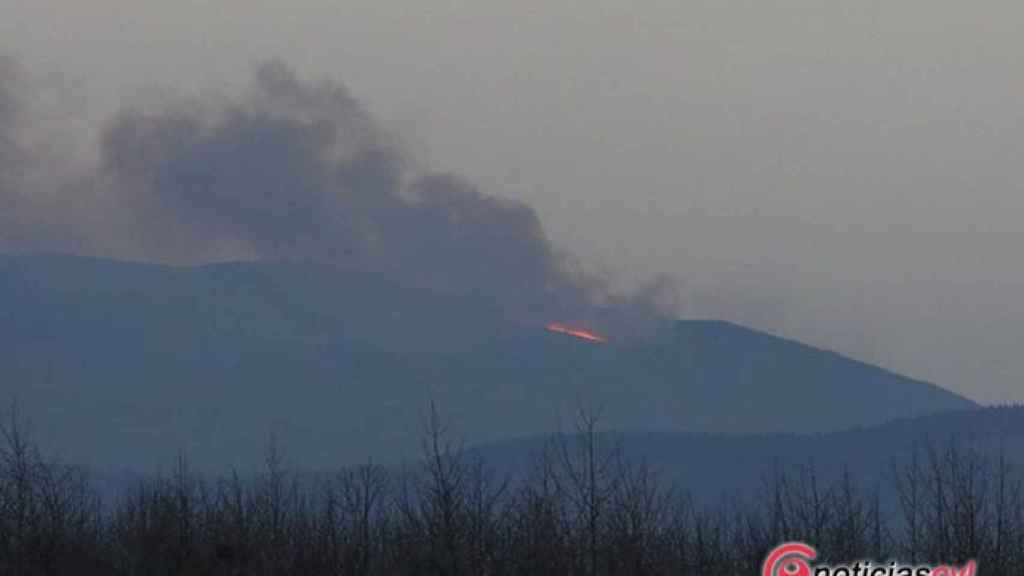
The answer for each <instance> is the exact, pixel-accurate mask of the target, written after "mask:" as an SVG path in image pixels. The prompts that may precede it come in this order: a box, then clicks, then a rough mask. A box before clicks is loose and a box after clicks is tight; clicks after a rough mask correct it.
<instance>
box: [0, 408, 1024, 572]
mask: <svg viewBox="0 0 1024 576" xmlns="http://www.w3.org/2000/svg"><path fill="white" fill-rule="evenodd" d="M426 420H427V423H426V426H425V430H424V434H423V452H422V462H420V463H418V464H417V465H416V466H414V467H408V468H405V469H401V470H399V469H395V468H383V467H379V466H376V465H372V464H367V465H365V466H361V467H356V468H347V469H342V470H340V471H338V472H337V473H335V474H333V475H331V477H329V478H318V479H316V480H311V479H310V478H309V477H304V479H303V478H300V476H299V475H298V474H297V473H296V472H295V471H293V470H291V469H289V468H287V467H286V466H284V464H283V458H282V457H281V454H280V453H279V451H278V449H277V446H276V443H274V442H270V443H269V446H268V449H267V452H266V465H265V468H264V470H263V471H262V473H261V474H259V475H258V476H257V477H255V478H242V477H240V476H239V475H237V474H235V475H229V476H226V477H222V478H219V479H213V480H211V479H207V478H204V477H202V476H201V475H199V474H195V473H193V472H192V471H190V469H189V466H188V463H187V461H186V460H185V459H184V458H179V459H178V461H177V463H176V466H175V467H174V469H173V472H172V473H170V474H167V475H164V476H162V477H159V478H151V479H148V480H145V481H142V482H139V483H137V484H136V485H134V486H133V487H131V488H129V489H126V491H125V492H124V493H123V494H121V495H120V496H119V497H118V498H116V499H115V501H113V502H109V503H101V502H100V498H99V496H98V492H97V491H96V490H95V489H94V488H93V487H92V486H91V485H90V483H89V481H88V479H87V477H86V475H85V474H84V473H83V472H82V471H80V470H77V469H75V468H73V467H69V466H66V465H64V464H61V463H59V462H53V461H48V460H46V459H45V458H44V457H43V456H42V455H41V454H39V452H38V451H37V450H36V448H35V447H34V445H33V443H32V442H31V440H30V438H28V437H27V435H26V428H25V426H24V424H23V423H22V422H21V421H20V420H19V418H18V416H17V414H16V412H15V411H13V410H12V411H11V414H10V415H9V417H8V418H6V419H5V420H4V424H3V425H2V427H0V429H2V434H3V438H2V441H3V445H2V448H0V457H2V460H0V574H3V575H12V576H21V575H25V576H29V575H37V574H38V575H65V574H68V575H74V574H83V575H86V574H87V575H97V574H111V575H125V576H129V575H149V574H152V575H231V576H234V575H252V576H259V575H285V574H295V575H353V576H355V575H363V574H367V575H376V574H380V575H388V576H392V575H452V576H458V575H466V576H479V575H506V574H507V575H524V576H525V575H530V576H542V575H548V574H550V575H559V576H564V575H586V576H591V575H620V574H621V575H630V576H637V575H645V574H651V575H655V574H657V575H662V574H664V575H668V574H679V575H690V574H692V575H699V576H708V575H743V576H748V575H751V574H759V573H760V569H761V562H762V561H763V559H764V557H765V555H766V554H767V553H768V551H769V550H770V549H771V548H773V547H775V546H776V545H777V544H779V543H781V542H784V541H791V540H801V541H806V542H808V543H811V544H812V545H814V546H816V547H817V548H818V550H819V551H820V552H821V553H822V554H823V560H824V561H829V562H839V561H851V560H855V559H863V558H866V559H875V560H878V559H886V560H888V559H899V560H901V561H905V562H918V561H920V562H938V561H948V562H957V563H959V562H963V561H965V560H967V559H971V558H974V559H977V560H978V561H979V567H980V570H981V571H982V572H983V573H984V574H990V575H993V576H996V575H1014V576H1019V575H1020V574H1024V501H1022V492H1021V480H1022V475H1021V474H1020V473H1019V472H1018V471H1014V470H1011V469H1010V467H1009V466H1008V465H1007V463H1006V459H1005V458H1004V457H1003V456H1002V453H1001V452H1000V454H998V455H995V456H993V455H990V454H989V455H986V454H985V453H983V452H982V451H979V450H971V449H964V448H960V447H957V446H955V445H952V444H951V445H949V446H946V447H944V448H941V449H940V448H936V447H923V448H922V449H921V450H918V451H916V452H915V455H914V456H913V457H912V458H910V459H908V461H906V462H902V463H899V464H897V465H894V467H893V469H892V470H891V471H889V472H890V473H889V474H888V477H889V478H890V481H891V482H894V483H895V486H896V493H898V494H899V502H898V503H897V504H896V509H895V510H890V509H882V506H883V505H882V503H881V502H880V499H879V496H878V490H877V487H866V486H859V485H856V484H855V483H854V482H853V481H852V480H851V479H850V476H848V475H846V476H843V477H842V478H840V479H839V480H836V481H829V482H825V481H822V480H821V479H820V478H819V477H818V476H817V475H816V473H815V471H814V470H813V468H810V467H808V468H805V469H802V470H797V471H791V470H790V471H771V472H769V473H768V474H767V476H766V478H765V481H764V490H763V492H762V494H761V495H760V496H759V497H758V498H755V499H753V500H750V501H743V502H740V501H736V502H733V503H726V504H723V505H721V506H718V507H716V508H714V509H708V508H704V507H699V506H696V505H694V504H693V502H692V501H691V500H690V499H689V498H688V497H687V496H686V495H685V494H683V493H678V492H675V491H673V489H672V487H670V486H667V485H666V484H665V483H664V482H662V481H660V480H659V478H658V475H657V472H656V471H655V470H652V469H651V468H650V467H648V466H645V465H643V464H642V463H637V462H628V458H627V457H626V456H625V455H623V454H622V453H621V451H620V450H619V449H618V448H617V445H616V443H615V442H614V436H612V435H609V434H601V433H599V432H598V421H597V420H598V419H597V418H596V417H595V416H594V415H592V414H586V413H581V414H580V415H579V417H578V419H577V421H576V422H575V429H573V430H571V432H570V433H567V434H562V435H559V436H558V437H557V439H556V440H553V441H552V443H551V445H550V447H549V449H548V450H547V451H546V452H545V453H544V454H543V455H540V456H538V458H537V460H536V462H535V465H534V469H533V471H532V472H531V473H530V474H529V475H528V476H526V477H524V478H519V479H516V480H515V481H512V480H510V479H506V478H498V477H496V476H495V475H494V474H493V473H491V472H490V471H489V470H488V468H487V467H486V466H485V465H484V463H482V462H480V461H477V460H474V459H473V458H471V457H469V456H468V455H467V453H466V452H465V451H464V450H462V448H461V447H460V446H459V445H458V444H455V443H453V442H452V441H451V438H450V436H449V435H448V434H447V431H446V429H445V427H444V426H443V425H442V423H441V421H440V418H439V417H438V416H437V413H436V411H431V414H430V415H429V417H428V418H427V419H426ZM693 465H694V466H700V465H701V463H700V462H694V463H693Z"/></svg>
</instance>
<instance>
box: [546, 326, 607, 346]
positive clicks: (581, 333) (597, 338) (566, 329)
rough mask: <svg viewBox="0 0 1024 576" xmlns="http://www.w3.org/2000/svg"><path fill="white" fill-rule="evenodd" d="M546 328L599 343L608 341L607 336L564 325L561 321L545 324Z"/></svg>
mask: <svg viewBox="0 0 1024 576" xmlns="http://www.w3.org/2000/svg"><path fill="white" fill-rule="evenodd" d="M547 329H548V331H550V332H558V333H559V334H568V335H569V336H575V337H576V338H580V339H582V340H587V341H589V342H597V343H600V344H604V343H605V342H607V341H608V339H607V338H605V337H604V336H601V335H600V334H596V333H594V332H591V331H590V330H584V329H583V328H573V327H571V326H566V325H565V324H562V323H561V322H552V323H550V324H548V325H547Z"/></svg>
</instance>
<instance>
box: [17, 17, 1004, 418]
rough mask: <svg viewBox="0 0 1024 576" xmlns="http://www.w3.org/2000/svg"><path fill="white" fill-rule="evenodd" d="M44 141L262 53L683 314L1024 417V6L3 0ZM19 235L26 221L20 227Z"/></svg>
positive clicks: (216, 94)
mask: <svg viewBox="0 0 1024 576" xmlns="http://www.w3.org/2000/svg"><path fill="white" fill-rule="evenodd" d="M0 13H3V14H4V17H3V19H2V20H0V51H3V52H4V53H6V54H7V55H8V56H9V57H10V59H11V60H13V62H14V63H15V65H16V67H17V68H18V70H19V73H20V75H21V77H22V78H23V81H24V83H25V85H26V86H28V89H27V93H28V94H31V95H32V96H31V98H29V99H28V103H27V104H28V106H29V108H30V109H31V110H30V111H31V118H33V119H34V123H35V125H34V126H33V129H32V130H30V132H31V133H32V135H33V138H35V139H37V140H38V142H39V143H40V145H41V146H42V145H46V146H51V147H53V148H54V150H53V153H54V154H61V155H66V156H68V157H71V158H72V159H73V160H74V161H75V162H80V163H83V164H88V163H89V162H92V161H94V160H95V159H94V158H93V156H95V155H96V154H97V150H98V149H99V148H100V147H99V146H98V145H97V142H96V139H97V133H98V129H97V128H98V127H99V126H100V125H101V124H102V123H103V122H104V121H105V120H106V119H107V118H109V117H110V116H111V115H113V114H115V113H117V112H118V111H119V110H123V109H125V108H126V107H145V106H154V105H157V103H164V102H181V101H188V100H191V99H199V100H203V101H211V100H217V99H221V98H230V96H231V95H232V94H235V93H236V92H237V91H239V90H241V89H242V87H243V86H245V85H246V83H247V82H248V81H249V79H250V78H251V77H252V73H253V69H254V67H255V66H256V65H257V63H258V62H259V61H261V60H264V59H268V58H269V59H280V60H281V61H283V62H286V63H287V64H288V65H290V66H291V67H292V68H293V69H294V70H295V72H296V74H298V75H299V76H301V77H303V78H308V79H311V80H313V81H316V80H318V79H329V80H331V81H334V82H337V83H340V84H343V85H344V86H345V87H346V88H347V89H348V91H349V92H350V93H351V95H352V96H353V97H354V98H355V99H356V100H357V101H358V102H359V103H360V104H361V105H362V107H363V108H364V109H365V110H366V111H367V112H368V113H369V114H370V115H372V116H373V118H374V119H375V121H376V122H377V124H378V125H380V126H382V127H383V130H386V131H387V132H388V134H389V137H391V138H393V140H394V141H395V142H397V143H398V144H397V146H399V147H400V148H401V149H402V150H403V151H404V153H406V154H407V156H408V158H410V159H413V160H412V161H414V162H415V163H417V164H418V165H420V166H422V167H424V168H425V169H429V170H437V171H452V172H456V173H458V174H460V175H461V176H462V177H463V178H465V179H466V180H467V181H469V182H472V183H473V184H475V185H476V186H478V187H479V188H480V189H481V190H483V191H485V192H486V193H487V194H492V195H495V196H498V197H502V198H508V199H513V200H519V201H522V202H525V203H527V204H528V205H529V206H532V207H533V209H534V210H535V211H536V213H537V215H538V216H539V218H540V220H541V222H542V223H543V226H544V230H545V233H546V235H547V237H549V238H550V239H551V240H552V241H553V243H554V244H555V245H556V246H558V247H560V248H562V249H564V250H566V251H568V252H571V253H573V254H575V255H577V256H578V257H579V259H580V260H581V261H582V263H583V265H584V266H585V267H586V269H588V270H590V271H592V273H594V274H598V275H603V276H607V277H608V278H610V279H612V280H611V281H612V282H615V283H619V284H621V285H623V286H625V287H630V286H635V285H639V284H641V283H643V282H645V281H646V280H648V279H650V278H652V277H655V276H658V275H662V274H665V275H669V276H671V277H673V278H675V279H676V280H677V281H678V282H679V283H680V285H681V287H682V288H681V291H680V298H679V302H678V304H677V306H676V309H677V312H678V313H679V314H681V315H682V316H685V317H718V318H724V319H727V320H733V321H736V322H740V323H743V324H746V325H749V326H752V327H755V328H761V329H764V330H768V331H770V332H773V333H776V334H780V335H783V336H788V337H792V338H796V339H799V340H802V341H804V342H807V343H810V344H814V345H818V346H822V347H826V348H831V349H835V350H837V351H839V352H842V353H845V354H848V355H851V356H853V357H856V358H858V359H862V360H865V361H868V362H872V363H876V364H880V365H882V366H884V367H886V368H889V369H892V370H895V371H898V372H901V373H905V374H908V375H911V376H914V377H918V378H922V379H928V380H931V381H934V382H936V383H938V384H940V385H943V386H945V387H947V388H950V389H952V390H954V391H957V392H960V393H962V394H965V395H967V396H968V397H970V398H972V399H975V400H978V401H981V402H986V403H1002V402H1024V358H1022V356H1021V355H1020V354H1019V348H1020V342H1024V251H1022V250H1020V248H1019V247H1020V246H1022V245H1024V226H1021V225H1020V217H1021V214H1024V194H1022V193H1021V192H1022V185H1024V173H1022V168H1021V162H1020V161H1019V158H1020V153H1021V149H1022V145H1024V122H1022V119H1024V108H1021V107H1020V105H1019V101H1020V96H1021V95H1022V94H1024V41H1022V40H1021V39H1020V37H1019V33H1018V29H1019V22H1021V21H1022V18H1024V6H1021V5H1020V4H1019V3H1016V2H996V1H991V2H977V3H964V2H952V1H942V0H904V1H901V2H881V1H864V2H856V3H854V2H820V1H810V0H806V1H805V0H784V1H780V2H771V3H767V2H755V1H745V2H739V1H736V2H726V1H721V0H718V1H707V2H693V1H687V0H672V1H669V0H664V1H661V0H658V1H640V2H633V3H624V2H612V1H608V0H588V1H586V2H583V1H571V2H570V1H550V0H549V1H543V2H540V1H534V0H518V1H484V0H476V1H473V2H469V1H454V0H449V1H440V0H436V1H435V0H431V1H426V2H399V1H394V0H372V1H371V0H348V1H345V2H328V1H314V0H293V1H291V2H283V1H282V2H266V1H264V2H257V1H252V0H245V1H243V0H222V1H220V2H197V1H181V2H173V3H170V2H158V1H151V0H146V1H140V0H132V1H129V0H93V1H91V2H87V3H86V2H72V1H70V0H66V1H55V0H38V1H36V2H15V1H14V0H4V1H3V2H2V3H0ZM0 221H2V217H0Z"/></svg>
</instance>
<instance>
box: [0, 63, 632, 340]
mask: <svg viewBox="0 0 1024 576" xmlns="http://www.w3.org/2000/svg"><path fill="white" fill-rule="evenodd" d="M20 117H21V116H20V115H19V113H18V104H17V99H16V98H15V95H14V89H13V82H12V76H11V75H10V74H6V73H5V74H2V75H0V170H2V172H0V203H2V205H0V210H2V212H0V214H2V215H0V224H2V226H3V232H2V234H0V250H60V251H66V252H75V253H83V252H84V253H90V254H96V255H103V256H110V257H118V258H130V259H136V260H146V261H155V262H165V263H180V264H189V263H202V262H210V261H217V260H228V259H301V260H314V261H321V262H325V263H330V264H333V265H339V266H345V267H351V268H354V269H357V270H366V271H369V272H373V273H380V274H387V275H389V276H391V277H393V278H395V279H396V280H397V281H400V282H402V283H404V284H407V285H414V286H422V287H425V288H430V289H436V290H444V291H451V292H456V293H458V292H467V293H475V294H485V295H488V297H489V298H493V300H494V302H496V303H497V304H498V305H499V306H500V307H501V308H502V309H504V310H505V311H507V312H509V313H511V314H515V315H518V316H519V317H529V318H530V319H536V320H541V319H556V320H558V319H566V320H573V319H584V317H588V316H589V317H590V318H593V313H592V312H588V310H591V306H592V305H594V304H599V301H600V300H601V294H600V292H601V290H600V289H599V288H598V287H597V286H598V284H599V283H597V282H594V281H593V280H592V279H590V278H588V277H587V276H586V275H584V274H582V273H580V272H579V271H578V269H577V267H575V266H574V264H573V262H572V259H571V258H568V257H566V256H565V255H564V254H561V253H559V251H557V250H556V249H554V248H553V247H552V246H551V244H550V243H549V242H548V240H547V239H546V238H545V235H544V230H543V229H542V227H541V224H540V221H539V219H538V217H537V215H536V213H535V212H534V211H533V210H532V209H531V208H530V207H529V206H527V205H525V204H523V203H521V202H516V201H512V200H507V199H502V198H497V197H493V196H488V195H486V194H483V193H481V192H480V191H479V190H478V189H476V188H475V187H474V186H473V185H472V184H471V183H469V182H467V181H465V180H464V179H462V178H460V177H458V176H456V175H452V174H435V173H424V172H422V171H420V170H417V169H416V168H415V167H414V165H413V162H412V161H411V160H410V159H409V158H408V157H407V155H406V154H404V153H403V151H402V149H401V147H400V146H397V145H396V144H395V143H394V142H393V140H392V138H391V137H390V136H389V135H388V134H387V133H386V132H385V131H383V130H382V129H381V128H380V127H379V126H378V125H377V124H376V123H375V122H374V120H373V119H371V118H370V117H369V116H368V114H367V113H366V112H365V110H364V109H363V108H362V107H361V106H360V104H359V103H358V102H357V101H356V100H354V99H353V98H352V97H351V96H350V95H349V93H348V92H347V91H346V89H345V88H344V87H343V86H340V85H337V84H333V83H324V84H319V85H310V84H307V83H304V82H302V81H300V80H299V79H298V78H297V77H296V76H295V74H294V73H293V72H292V71H291V70H290V69H289V68H288V67H286V66H285V65H283V64H280V63H268V64H264V65H262V66H260V67H259V68H258V70H257V71H256V74H255V77H254V82H253V85H252V86H251V88H250V89H249V91H248V92H247V93H246V94H245V95H243V97H241V98H239V99H237V100H235V101H232V102H230V103H227V104H221V105H215V106H214V105H209V104H204V103H199V104H192V105H182V106H180V107H176V108H173V107H172V108H163V109H159V110H157V111H155V112H154V111H142V110H124V111H122V112H120V113H119V114H117V116H116V117H115V118H113V119H111V120H110V121H109V122H107V123H106V124H105V126H104V128H103V130H102V133H101V135H100V138H99V146H100V160H99V165H98V166H95V167H93V168H91V169H90V170H89V171H88V173H87V174H76V175H75V176H74V177H73V178H69V179H68V180H70V183H69V182H65V181H59V182H57V181H54V180H53V179H44V181H45V182H47V184H46V186H50V187H52V188H56V190H43V189H41V188H42V187H44V186H42V185H41V184H40V183H39V182H32V180H33V177H32V175H31V174H30V173H31V172H33V171H38V173H61V172H68V171H69V170H62V169H61V167H59V166H37V167H33V166H32V164H33V162H35V161H36V160H37V158H36V157H34V155H33V154H32V153H31V152H30V151H29V150H26V149H25V147H24V146H21V145H19V142H18V136H17V135H18V126H17V125H18V123H19V120H20ZM43 199H46V200H45V201H44V200H43ZM611 301H612V300H610V299H608V298H604V302H611ZM615 307H616V308H621V309H623V310H626V309H630V310H633V312H631V313H630V315H636V314H635V309H637V308H643V307H644V305H641V306H638V305H637V303H636V301H633V302H631V303H623V302H618V304H617V305H616V306H615Z"/></svg>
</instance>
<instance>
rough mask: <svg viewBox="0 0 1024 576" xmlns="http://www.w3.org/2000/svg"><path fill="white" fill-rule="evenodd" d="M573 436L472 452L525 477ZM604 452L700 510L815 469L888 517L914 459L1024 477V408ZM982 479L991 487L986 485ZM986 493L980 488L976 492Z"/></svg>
mask: <svg viewBox="0 0 1024 576" xmlns="http://www.w3.org/2000/svg"><path fill="white" fill-rule="evenodd" d="M579 441H580V439H579V437H577V436H575V435H573V434H567V435H565V436H563V437H561V438H560V439H559V438H558V437H555V436H535V437H530V438H521V439H514V440H507V441H503V442H497V443H493V444H489V445H484V446H476V447H473V448H471V449H470V450H469V451H468V455H469V457H470V458H471V459H476V458H479V459H481V460H482V461H483V462H485V463H486V464H487V466H488V467H489V468H490V469H491V470H492V471H493V473H495V474H497V475H498V476H499V477H508V478H512V479H513V480H515V479H520V478H529V477H530V474H532V473H533V472H534V470H535V468H536V463H537V462H538V461H540V459H541V457H542V456H543V455H544V454H545V452H546V453H547V454H549V455H552V454H553V455H554V456H553V458H554V459H555V460H553V461H556V462H557V458H558V450H559V448H558V447H559V446H560V445H565V446H567V447H568V448H569V450H570V451H571V450H574V449H576V448H577V447H578V446H579V445H580V444H579ZM597 444H598V446H599V447H600V448H599V449H601V450H602V451H605V450H616V451H618V453H620V454H621V455H622V457H623V458H624V460H625V461H626V462H628V463H632V464H641V463H642V464H643V465H645V466H647V467H649V469H651V470H653V471H654V472H655V477H657V478H659V479H660V480H662V481H663V482H665V483H666V485H669V486H672V488H673V490H675V491H677V492H685V493H688V494H690V495H691V496H693V497H694V500H695V501H696V502H698V503H700V504H704V505H712V506H714V505H716V504H720V503H722V502H726V503H728V502H735V501H737V499H757V498H760V497H762V496H764V494H765V489H766V487H767V486H768V485H769V484H770V483H771V482H772V481H773V479H774V478H776V477H778V476H786V477H787V478H788V481H789V482H791V483H792V484H793V485H794V486H799V478H800V477H801V475H802V474H803V475H805V479H807V478H809V476H808V475H809V474H810V473H811V472H812V471H813V474H814V476H815V477H816V480H817V481H818V482H819V488H822V489H824V488H825V487H827V486H829V485H836V484H838V482H839V481H840V480H841V478H842V476H843V475H844V474H846V475H848V478H849V479H850V480H851V484H852V485H853V486H855V487H856V488H857V489H858V490H859V491H862V492H863V493H865V494H872V493H874V492H875V491H876V490H877V492H878V493H879V495H880V497H881V498H882V505H883V506H884V507H888V508H889V509H890V511H891V512H896V511H897V510H896V508H897V507H898V505H899V504H898V500H897V493H896V482H895V475H896V473H897V472H898V471H906V469H907V467H909V466H910V465H911V462H912V461H913V459H914V458H915V454H916V460H917V463H918V465H919V466H921V467H922V469H924V470H928V469H929V467H930V466H931V465H932V457H933V456H935V457H938V458H939V461H940V462H943V461H942V457H943V456H944V455H945V454H946V451H947V450H948V449H950V447H952V448H954V449H955V450H956V451H957V452H958V453H959V454H961V457H962V458H964V459H965V460H964V461H965V462H966V461H967V460H966V459H967V458H968V455H969V457H971V458H979V459H980V460H975V463H976V464H978V465H979V466H980V467H981V469H983V470H987V471H989V472H991V471H994V470H996V469H997V467H998V462H999V459H1000V457H1002V458H1004V459H1005V463H1006V465H1007V470H1008V471H1009V472H1010V473H1011V475H1012V478H1016V479H1019V478H1021V473H1022V471H1024V407H1021V406H1013V407H993V408H977V409H972V410H962V411H955V412H948V413H943V414H932V415H928V416H919V417H916V418H902V419H899V420H895V421H892V422H889V423H886V424H881V425H876V426H871V427H865V428H855V429H851V430H844V431H839V432H830V433H825V434H803V435H797V434H758V435H746V436H734V435H723V434H704V433H691V432H629V433H618V432H609V433H604V434H602V435H600V436H599V437H598V442H597ZM986 481H988V482H994V479H992V478H987V479H986ZM981 489H982V490H983V489H984V488H981Z"/></svg>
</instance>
